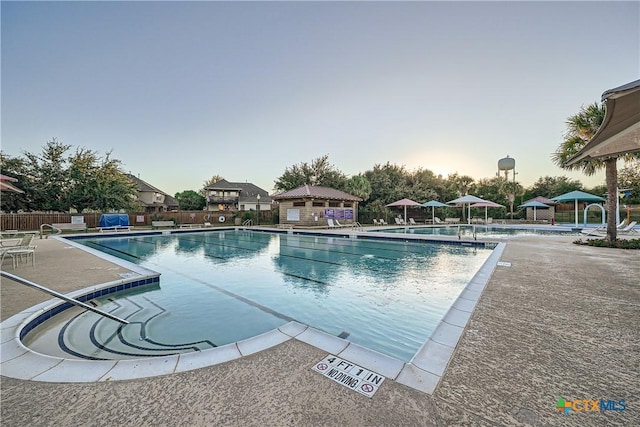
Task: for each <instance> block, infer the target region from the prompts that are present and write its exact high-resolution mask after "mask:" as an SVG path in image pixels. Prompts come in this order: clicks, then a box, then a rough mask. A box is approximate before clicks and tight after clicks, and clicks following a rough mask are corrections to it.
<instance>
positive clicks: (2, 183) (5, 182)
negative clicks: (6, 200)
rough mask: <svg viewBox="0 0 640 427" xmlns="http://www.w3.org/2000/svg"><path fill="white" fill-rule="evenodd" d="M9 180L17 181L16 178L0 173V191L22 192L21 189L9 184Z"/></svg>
mask: <svg viewBox="0 0 640 427" xmlns="http://www.w3.org/2000/svg"><path fill="white" fill-rule="evenodd" d="M11 182H18V180H17V179H15V178H12V177H10V176H7V175H2V174H0V191H13V192H14V193H24V191H22V190H21V189H19V188H18V187H16V186H14V185H13V184H11Z"/></svg>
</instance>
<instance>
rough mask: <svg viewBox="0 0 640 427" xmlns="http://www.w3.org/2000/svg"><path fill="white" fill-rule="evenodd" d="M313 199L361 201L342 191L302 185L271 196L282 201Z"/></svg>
mask: <svg viewBox="0 0 640 427" xmlns="http://www.w3.org/2000/svg"><path fill="white" fill-rule="evenodd" d="M309 197H314V198H318V199H332V200H349V201H354V202H359V201H362V199H361V198H360V197H357V196H354V195H352V194H349V193H345V192H344V191H340V190H336V189H335V188H329V187H318V186H315V185H307V184H305V185H303V186H301V187H298V188H294V189H293V190H289V191H285V192H283V193H280V194H276V195H274V196H273V199H274V200H284V199H300V198H309Z"/></svg>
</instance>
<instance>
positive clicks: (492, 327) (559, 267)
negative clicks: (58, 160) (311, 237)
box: [0, 236, 640, 426]
mask: <svg viewBox="0 0 640 427" xmlns="http://www.w3.org/2000/svg"><path fill="white" fill-rule="evenodd" d="M575 239H576V237H555V236H535V237H518V238H512V239H509V240H508V243H507V246H506V248H505V250H504V252H503V254H502V257H501V260H502V261H505V262H508V263H510V266H498V267H497V268H496V270H495V271H494V273H493V275H492V277H491V278H490V280H489V282H488V284H487V287H486V289H485V290H484V293H483V295H482V296H481V298H480V301H479V303H478V305H477V307H476V310H475V311H474V313H473V315H472V316H471V319H470V321H469V323H468V325H467V327H466V329H465V331H464V333H463V335H462V338H461V339H460V341H459V343H458V345H457V348H456V350H455V353H454V356H453V359H452V360H451V362H450V364H449V366H448V368H447V370H446V372H445V374H444V376H443V378H442V380H441V382H440V384H439V386H438V387H437V388H436V390H435V392H434V393H433V394H431V395H430V394H426V393H422V392H420V391H417V390H414V389H412V388H409V387H406V386H404V385H402V384H399V383H397V382H395V381H393V380H391V379H389V378H387V380H385V382H384V383H383V384H382V386H381V387H380V389H379V390H378V391H377V393H376V394H375V395H374V396H373V398H368V397H366V396H364V395H361V394H358V393H355V392H353V391H351V390H349V389H347V388H345V387H343V386H341V385H339V384H337V383H335V382H333V381H330V380H328V379H327V378H324V377H323V376H321V375H319V374H318V373H316V372H314V371H313V370H312V369H311V367H312V366H314V364H315V363H316V362H318V361H320V360H321V359H323V358H324V357H325V356H326V355H327V352H326V351H323V350H320V349H318V348H316V347H312V346H310V345H308V344H305V343H304V342H300V341H296V340H289V341H286V342H284V343H283V344H280V345H278V346H275V347H273V348H271V349H268V350H264V351H261V352H258V353H255V354H253V355H250V356H247V357H243V358H241V359H236V360H233V361H230V362H226V363H223V364H219V365H215V366H209V367H205V368H201V369H197V370H193V371H188V372H183V373H177V374H172V375H166V376H159V377H151V378H144V379H137V380H128V381H109V382H101V383H43V382H33V381H23V380H16V379H12V378H7V377H4V376H3V377H2V379H1V383H0V388H1V391H2V395H1V421H2V424H3V425H11V426H22V425H25V426H26V425H63V424H64V425H87V424H91V425H127V426H133V425H374V426H376V425H385V426H386V425H403V426H405V425H576V426H577V425H581V426H583V425H603V424H607V425H638V424H640V407H639V406H640V399H638V393H637V390H638V389H639V388H640V379H639V378H638V366H640V346H639V342H640V331H639V329H638V324H640V279H639V278H640V254H639V253H638V251H624V250H615V249H604V248H592V247H587V246H578V245H573V244H571V242H572V241H573V240H575ZM37 244H38V248H37V260H36V266H35V267H32V266H25V265H21V266H20V267H19V268H17V269H16V270H12V269H10V268H9V270H8V271H9V272H12V273H15V274H17V275H20V276H22V277H24V278H26V279H28V280H31V281H34V282H36V283H40V284H42V285H45V286H49V287H51V288H53V289H54V290H57V291H59V292H62V293H68V292H71V291H74V290H77V289H80V288H84V287H87V286H89V285H92V284H99V283H104V282H109V281H112V280H117V279H118V278H120V277H121V276H119V275H120V274H122V273H126V272H127V270H125V269H124V268H122V267H119V266H117V265H114V264H111V263H109V262H107V261H105V260H103V259H100V258H97V257H94V256H92V255H90V254H87V253H84V252H82V251H79V250H77V249H73V248H69V247H68V246H67V245H65V244H64V243H63V242H59V241H56V240H53V239H48V240H39V241H37ZM0 296H1V298H2V301H1V309H2V313H1V316H2V320H5V319H7V318H9V317H11V316H12V315H14V314H16V313H18V312H20V311H22V310H24V309H26V308H28V307H30V306H33V305H35V304H37V303H40V302H42V301H46V300H48V299H50V298H49V297H48V296H47V295H44V294H40V293H39V292H37V291H36V290H33V289H30V288H26V287H23V286H19V285H17V284H15V283H13V282H11V281H10V280H5V279H4V278H3V279H2V286H1V295H0ZM560 397H562V398H564V399H566V400H567V401H572V400H582V399H589V400H600V399H604V400H605V401H607V400H615V401H618V400H620V399H624V400H625V401H626V407H627V409H626V410H625V411H621V412H615V411H606V412H605V413H593V412H582V413H578V412H574V413H569V414H568V415H566V416H565V415H562V414H561V413H560V412H558V411H557V410H556V409H555V405H556V404H557V401H558V398H560Z"/></svg>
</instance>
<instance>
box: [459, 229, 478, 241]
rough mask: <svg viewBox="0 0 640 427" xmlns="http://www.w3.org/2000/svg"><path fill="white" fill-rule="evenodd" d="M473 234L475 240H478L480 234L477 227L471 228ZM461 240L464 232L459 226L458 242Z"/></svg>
mask: <svg viewBox="0 0 640 427" xmlns="http://www.w3.org/2000/svg"><path fill="white" fill-rule="evenodd" d="M471 233H472V235H473V240H478V233H477V231H476V226H475V225H472V226H471ZM461 238H462V231H461V229H460V226H459V225H458V240H460V239H461Z"/></svg>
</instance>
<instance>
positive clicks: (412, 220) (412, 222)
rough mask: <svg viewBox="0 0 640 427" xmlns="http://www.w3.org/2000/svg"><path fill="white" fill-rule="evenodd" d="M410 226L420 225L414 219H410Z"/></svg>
mask: <svg viewBox="0 0 640 427" xmlns="http://www.w3.org/2000/svg"><path fill="white" fill-rule="evenodd" d="M409 224H410V225H418V223H417V222H415V221H414V219H413V218H409Z"/></svg>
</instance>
